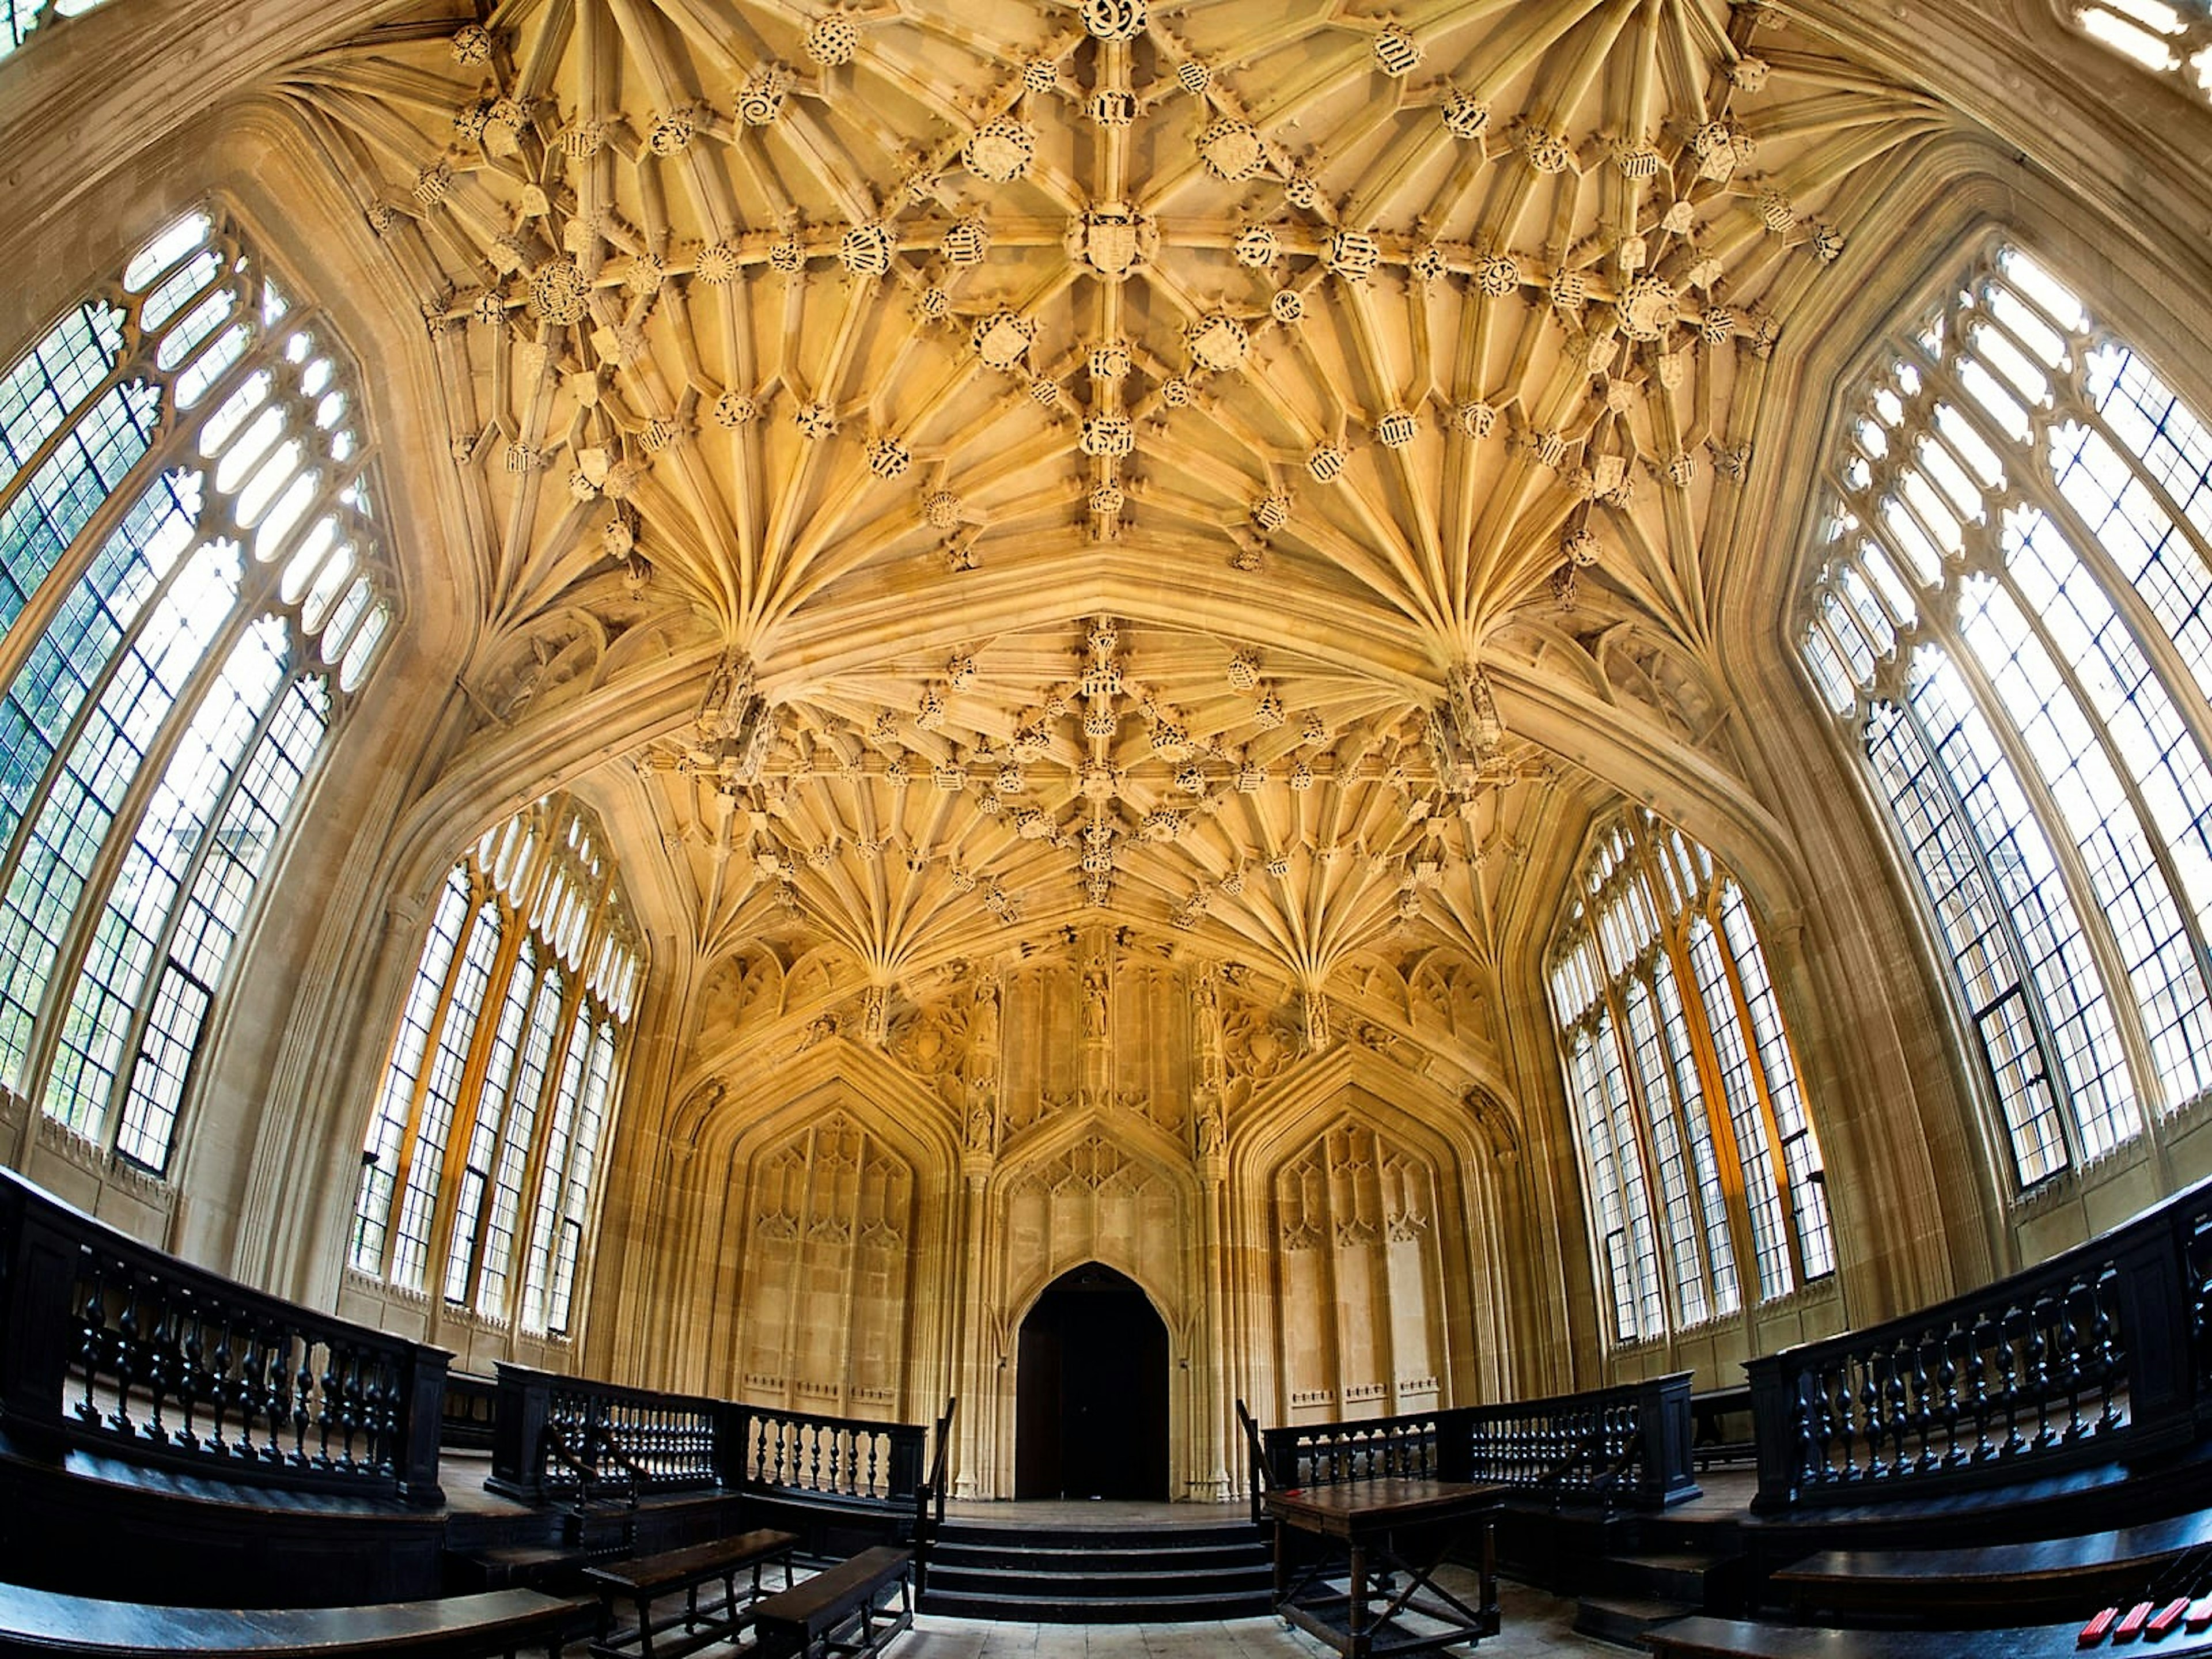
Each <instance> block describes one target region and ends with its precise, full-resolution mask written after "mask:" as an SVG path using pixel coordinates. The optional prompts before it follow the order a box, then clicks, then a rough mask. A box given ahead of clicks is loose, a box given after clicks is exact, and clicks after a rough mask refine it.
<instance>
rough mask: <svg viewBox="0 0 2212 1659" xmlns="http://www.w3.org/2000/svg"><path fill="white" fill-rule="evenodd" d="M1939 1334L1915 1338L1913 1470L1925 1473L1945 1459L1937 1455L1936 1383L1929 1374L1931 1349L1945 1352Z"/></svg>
mask: <svg viewBox="0 0 2212 1659" xmlns="http://www.w3.org/2000/svg"><path fill="white" fill-rule="evenodd" d="M1942 1341H1943V1339H1942V1334H1940V1333H1938V1332H1936V1331H1930V1330H1926V1329H1923V1330H1920V1331H1917V1332H1916V1333H1914V1334H1913V1339H1912V1437H1913V1441H1914V1443H1916V1444H1917V1446H1918V1447H1919V1452H1918V1454H1917V1455H1916V1456H1915V1457H1914V1458H1913V1460H1912V1467H1913V1468H1915V1469H1916V1470H1917V1471H1918V1472H1920V1473H1921V1474H1926V1473H1928V1472H1929V1470H1931V1469H1933V1468H1936V1467H1937V1466H1938V1465H1940V1464H1941V1463H1942V1458H1940V1457H1938V1456H1937V1455H1936V1406H1935V1403H1934V1393H1935V1383H1934V1379H1933V1378H1931V1377H1930V1376H1929V1374H1928V1354H1929V1350H1930V1349H1931V1348H1932V1349H1934V1350H1935V1351H1936V1353H1937V1354H1939V1355H1940V1354H1941V1353H1942Z"/></svg>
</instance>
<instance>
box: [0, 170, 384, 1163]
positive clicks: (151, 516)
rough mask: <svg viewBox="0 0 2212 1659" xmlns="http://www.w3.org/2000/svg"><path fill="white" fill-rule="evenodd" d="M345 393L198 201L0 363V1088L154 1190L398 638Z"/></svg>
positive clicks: (246, 251) (340, 373) (336, 360)
mask: <svg viewBox="0 0 2212 1659" xmlns="http://www.w3.org/2000/svg"><path fill="white" fill-rule="evenodd" d="M349 382H350V376H349V373H348V371H347V369H346V368H345V367H344V363H343V358H342V357H341V356H339V355H338V353H337V351H336V350H335V349H334V343H333V341H332V340H331V333H330V330H329V327H328V325H327V324H326V323H325V321H324V320H323V319H321V318H320V317H319V316H318V315H316V313H314V312H313V310H312V309H310V308H308V307H305V306H303V305H301V303H299V302H298V301H297V300H296V299H295V298H294V297H293V296H291V295H288V294H286V293H285V292H284V291H283V289H281V288H280V287H279V286H278V285H277V283H276V282H274V281H273V280H272V279H271V277H270V274H269V272H268V271H267V270H266V269H265V268H264V265H263V264H262V263H261V261H260V260H259V259H258V257H257V256H256V255H255V254H254V252H252V249H251V248H250V247H249V246H247V245H246V242H245V240H243V239H242V238H241V237H240V234H238V233H237V231H236V230H235V228H233V227H231V226H228V225H227V224H225V223H223V222H221V221H220V220H219V219H218V218H217V217H216V216H213V215H211V214H207V213H197V214H194V215H191V216H189V217H187V218H185V220H183V221H181V222H179V223H177V224H176V225H174V226H173V227H171V228H170V229H168V230H167V232H165V233H164V234H161V236H160V237H158V238H156V239H155V240H154V241H153V242H152V243H151V244H149V246H146V247H145V248H143V250H141V251H140V252H139V253H138V254H137V256H136V257H135V258H132V259H131V261H130V262H129V264H127V265H126V266H125V269H124V270H123V271H122V273H121V275H120V276H119V278H118V279H116V280H113V281H110V282H107V283H102V284H100V286H99V288H98V289H96V290H95V291H94V293H92V294H91V295H88V297H87V298H85V299H84V300H83V301H82V302H81V303H80V304H78V305H76V306H75V307H72V308H71V309H70V311H69V312H68V313H66V314H65V315H64V316H63V317H61V318H60V319H58V320H57V321H56V322H55V323H54V324H53V325H52V326H51V327H50V328H49V329H48V330H47V331H46V333H45V335H44V336H42V337H40V339H39V340H38V341H37V342H36V343H34V344H33V346H32V347H31V348H30V349H29V350H28V351H27V352H26V353H25V354H24V355H23V356H21V357H20V358H19V359H17V360H16V361H15V362H14V363H13V364H12V365H10V366H9V368H7V370H6V371H5V374H0V627H4V628H5V629H6V632H5V634H4V635H0V958H4V959H5V960H6V962H7V963H8V964H9V969H8V972H7V974H6V975H5V976H4V977H0V1082H4V1083H5V1084H6V1085H9V1087H11V1088H15V1089H17V1090H19V1091H22V1092H23V1093H25V1094H27V1095H30V1096H32V1097H35V1098H36V1100H37V1101H38V1103H39V1105H40V1109H41V1110H43V1111H44V1113H45V1114H46V1116H47V1117H48V1118H49V1119H52V1120H53V1121H56V1122H57V1123H58V1124H60V1125H62V1126H64V1127H66V1128H67V1129H68V1130H70V1132H73V1133H75V1134H76V1135H77V1136H80V1137H82V1139H85V1140H87V1141H89V1142H91V1143H93V1144H94V1146H97V1147H99V1148H100V1149H102V1150H104V1151H111V1152H112V1154H113V1155H114V1156H116V1157H118V1158H122V1159H124V1160H126V1161H127V1162H128V1163H129V1164H131V1165H134V1166H136V1167H137V1168H139V1169H141V1170H146V1171H149V1172H150V1173H152V1174H154V1175H156V1176H161V1175H164V1174H166V1173H167V1169H168V1165H169V1162H170V1159H171V1157H172V1154H173V1149H174V1146H175V1143H176V1139H177V1125H178V1123H179V1119H180V1116H181V1115H182V1113H183V1111H184V1109H185V1101H186V1097H187V1095H188V1093H189V1091H190V1088H191V1081H192V1077H193V1072H194V1068H195V1065H196V1063H197V1057H198V1055H199V1054H200V1052H201V1050H202V1048H203V1046H204V1033H205V1031H206V1030H207V1028H208V1023H209V1018H210V1012H211V1011H212V1009H213V1007H214V1006H215V1003H216V1000H217V999H218V998H219V997H220V996H221V994H222V987H223V983H224V978H225V973H226V969H227V968H228V965H229V963H230V958H231V954H232V947H233V946H234V944H235V943H236V941H237V939H238V935H239V933H240V928H241V927H243V925H244V922H245V919H246V914H247V911H248V908H249V907H250V906H251V903H252V897H253V894H254V890H255V887H256V884H258V881H259V879H260V878H261V876H262V875H263V874H264V872H265V871H266V870H267V869H268V867H269V866H270V860H271V859H272V857H273V855H274V854H275V851H276V848H277V847H278V845H279V844H280V843H281V842H282V840H283V834H284V830H285V827H286V825H287V823H288V822H289V820H290V818H291V817H292V814H293V811H294V809H295V806H296V805H298V803H299V801H300V799H301V796H302V794H303V793H304V791H305V789H306V787H307V783H308V781H309V779H310V778H311V776H312V775H313V771H314V768H315V765H316V763H317V761H318V758H319V757H320V755H321V754H322V753H323V752H324V750H325V748H326V746H327V744H328V741H329V738H330V736H331V731H332V729H333V728H334V726H336V725H337V723H338V722H339V721H340V720H342V719H343V714H344V711H345V708H347V707H348V705H349V703H350V702H351V701H352V698H353V696H354V694H355V692H356V690H357V689H358V688H359V687H360V686H361V684H362V682H363V680H364V679H365V678H367V677H368V672H369V671H370V668H371V666H372V665H373V664H374V661H375V659H376V657H377V653H378V651H379V648H380V645H381V643H382V641H383V640H384V639H385V637H386V634H387V632H388V631H389V629H390V628H391V626H392V599H391V597H390V594H391V584H390V581H389V580H388V579H387V577H386V574H385V573H384V565H383V560H382V555H381V552H380V547H379V539H380V532H379V531H378V529H377V526H376V520H375V514H374V510H373V507H372V497H373V490H372V488H371V483H370V479H369V477H368V464H367V460H366V456H365V451H364V448H363V446H362V442H361V441H360V440H359V438H358V437H357V436H356V433H355V428H354V419H355V408H356V398H355V396H354V393H353V392H352V391H351V389H350V384H349Z"/></svg>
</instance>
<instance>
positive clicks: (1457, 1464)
mask: <svg viewBox="0 0 2212 1659" xmlns="http://www.w3.org/2000/svg"><path fill="white" fill-rule="evenodd" d="M1436 1459H1437V1480H1474V1413H1473V1412H1471V1411H1469V1410H1468V1408H1467V1407H1464V1406H1455V1407H1450V1408H1449V1409H1448V1410H1445V1411H1440V1412H1438V1413H1437V1447H1436Z"/></svg>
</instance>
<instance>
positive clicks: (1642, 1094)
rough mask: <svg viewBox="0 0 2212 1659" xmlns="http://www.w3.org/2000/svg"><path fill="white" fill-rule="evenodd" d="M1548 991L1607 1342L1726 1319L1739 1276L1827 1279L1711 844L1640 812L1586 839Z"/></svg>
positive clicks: (1776, 1037) (1825, 1250)
mask: <svg viewBox="0 0 2212 1659" xmlns="http://www.w3.org/2000/svg"><path fill="white" fill-rule="evenodd" d="M1551 988H1552V1002H1553V1012H1554V1015H1555V1017H1556V1018H1557V1019H1558V1022H1559V1043H1560V1051H1561V1054H1562V1056H1563V1058H1564V1060H1565V1065H1566V1073H1567V1085H1568V1091H1569V1093H1570V1094H1571V1097H1572V1098H1573V1102H1574V1105H1575V1109H1576V1112H1577V1118H1578V1120H1579V1124H1580V1128H1581V1137H1580V1138H1581V1144H1582V1146H1583V1158H1584V1170H1585V1186H1586V1189H1587V1191H1588V1193H1589V1214H1590V1223H1591V1227H1592V1230H1593V1232H1594V1233H1595V1238H1594V1241H1593V1243H1594V1248H1595V1254H1596V1257H1597V1265H1598V1270H1599V1275H1600V1279H1601V1285H1600V1291H1601V1295H1603V1296H1604V1297H1606V1298H1607V1301H1608V1302H1609V1304H1610V1306H1611V1308H1612V1311H1613V1334H1614V1336H1615V1337H1616V1338H1617V1339H1618V1340H1621V1341H1636V1340H1648V1339H1651V1338H1656V1337H1660V1336H1663V1335H1665V1334H1667V1333H1668V1332H1669V1331H1678V1330H1682V1329H1686V1328H1690V1327H1692V1326H1696V1325H1699V1324H1703V1323H1705V1322H1709V1321H1711V1320H1714V1319H1722V1318H1727V1317H1729V1316H1733V1315H1735V1314H1736V1313H1738V1312H1740V1311H1741V1308H1742V1305H1743V1297H1744V1291H1745V1287H1746V1280H1747V1278H1748V1280H1749V1284H1750V1286H1751V1288H1752V1290H1753V1293H1754V1295H1755V1297H1756V1298H1757V1299H1758V1300H1759V1301H1761V1302H1765V1301H1771V1300H1772V1299H1774V1298H1775V1297H1780V1296H1785V1295H1787V1294H1789V1293H1790V1291H1794V1290H1796V1289H1797V1288H1799V1287H1800V1286H1801V1285H1805V1284H1807V1283H1808V1282H1809V1281H1811V1280H1814V1279H1820V1278H1824V1277H1826V1275H1827V1274H1829V1273H1832V1272H1834V1271H1835V1265H1836V1255H1835V1240H1834V1234H1833V1231H1832V1227H1831V1225H1830V1222H1829V1218H1828V1206H1827V1197H1826V1187H1825V1184H1824V1183H1825V1181H1826V1176H1825V1175H1824V1174H1823V1172H1822V1166H1821V1162H1820V1146H1819V1143H1818V1141H1817V1140H1816V1139H1815V1138H1814V1133H1813V1126H1812V1121H1811V1119H1810V1117H1809V1115H1808V1112H1807V1109H1806V1105H1805V1101H1804V1097H1803V1091H1802V1087H1801V1085H1800V1084H1799V1082H1798V1073H1797V1067H1796V1060H1795V1059H1794V1057H1793V1055H1792V1053H1791V1049H1790V1039H1789V1034H1788V1032H1787V1030H1785V1029H1784V1024H1783V1021H1782V1012H1781V1006H1780V1004H1779V1002H1778V1000H1777V999H1776V997H1775V994H1774V987H1773V982H1772V980H1771V975H1770V974H1769V972H1768V969H1767V965H1766V957H1765V951H1764V949H1763V947H1762V946H1761V945H1760V944H1759V937H1758V933H1757V930H1756V929H1755V928H1754V927H1753V924H1752V919H1751V913H1750V910H1749V908H1748V906H1747V904H1746V902H1745V901H1744V897H1743V892H1742V890H1741V888H1739V887H1738V886H1737V885H1736V884H1735V880H1734V878H1731V877H1730V876H1729V874H1728V872H1726V871H1725V870H1723V869H1722V868H1721V867H1720V866H1718V865H1717V864H1716V863H1715V862H1714V861H1713V859H1712V857H1711V854H1708V853H1707V852H1706V851H1705V849H1704V848H1701V847H1699V846H1698V845H1697V843H1695V842H1692V841H1690V840H1689V839H1688V838H1687V837H1686V836H1683V835H1681V834H1680V832H1678V831H1676V830H1674V829H1669V828H1668V827H1667V826H1666V825H1664V824H1662V823H1660V822H1659V820H1658V819H1656V817H1652V816H1651V815H1650V813H1648V812H1636V813H1632V814H1631V815H1630V816H1629V817H1626V818H1625V819H1623V820H1622V821H1621V822H1620V823H1618V824H1616V825H1615V826H1614V827H1613V828H1612V829H1609V830H1607V832H1606V833H1605V834H1603V835H1602V836H1600V838H1599V840H1598V842H1597V844H1596V845H1595V848H1593V849H1592V852H1591V854H1590V858H1589V862H1588V863H1587V865H1586V866H1584V869H1583V878H1582V881H1581V884H1580V890H1579V892H1578V895H1577V898H1576V900H1575V901H1574V902H1573V904H1572V905H1571V908H1570V909H1569V912H1568V915H1567V917H1566V921H1565V924H1564V926H1563V927H1562V928H1561V932H1560V936H1559V939H1558V940H1557V941H1556V942H1555V944H1554V946H1553V966H1552V971H1551ZM1746 1263H1748V1267H1746V1266H1745V1265H1744V1264H1746Z"/></svg>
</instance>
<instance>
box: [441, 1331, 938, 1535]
mask: <svg viewBox="0 0 2212 1659" xmlns="http://www.w3.org/2000/svg"><path fill="white" fill-rule="evenodd" d="M498 1373H499V1383H498V1388H499V1398H498V1401H497V1404H496V1406H495V1409H494V1411H493V1413H492V1420H493V1425H494V1433H493V1446H492V1473H491V1477H490V1479H489V1480H487V1481H486V1482H485V1485H487V1486H489V1487H490V1488H491V1489H492V1490H493V1491H495V1492H504V1493H506V1494H507V1495H509V1496H511V1497H516V1498H526V1499H528V1500H530V1501H533V1502H537V1501H546V1500H552V1501H560V1500H563V1499H567V1498H576V1497H579V1496H581V1497H586V1498H590V1497H599V1496H608V1495H611V1494H614V1493H616V1492H620V1493H621V1494H622V1495H624V1496H635V1495H647V1494H651V1493H654V1492H681V1491H685V1490H690V1489H696V1488H705V1487H720V1488H723V1489H726V1490H730V1491H736V1490H738V1489H741V1488H742V1489H749V1490H752V1491H757V1492H766V1493H772V1494H775V1495H777V1496H781V1497H789V1498H799V1499H802V1500H817V1499H818V1500H823V1501H831V1502H836V1503H841V1504H858V1505H864V1506H879V1507H881V1508H883V1509H884V1510H896V1511H898V1512H899V1515H900V1516H901V1517H902V1518H903V1517H904V1516H908V1515H911V1516H914V1517H915V1520H916V1522H917V1523H920V1522H921V1521H922V1520H923V1519H924V1517H925V1516H927V1507H926V1505H927V1500H928V1499H929V1498H930V1492H929V1488H928V1486H927V1483H925V1481H924V1480H923V1479H922V1452H923V1449H924V1447H925V1443H926V1442H927V1438H928V1433H929V1431H928V1430H927V1427H926V1426H924V1425H921V1424H918V1423H884V1422H876V1421H872V1420H869V1419H860V1418H848V1417H823V1416H818V1415H816V1414H814V1413H807V1412H797V1411H785V1410H781V1409H779V1408H775V1407H766V1406H748V1405H744V1404H742V1403H740V1402H738V1401H727V1400H713V1399H708V1398H706V1397H703V1396H701V1395H682V1394H666V1393H661V1392H659V1391H656V1390H653V1389H630V1388H623V1387H622V1386H620V1385H618V1384H616V1383H595V1382H592V1381H590V1380H588V1379H586V1378H584V1377H576V1376H556V1375H555V1374H554V1373H552V1372H550V1371H539V1370H531V1369H530V1368H529V1367H527V1366H523V1365H509V1364H501V1365H500V1366H499V1367H498ZM951 1409H952V1408H951V1406H950V1405H949V1404H948V1405H947V1407H945V1410H946V1416H945V1418H942V1419H939V1444H940V1446H941V1445H942V1444H943V1442H944V1439H945V1433H946V1432H947V1431H948V1429H949V1426H950V1422H951Z"/></svg>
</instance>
